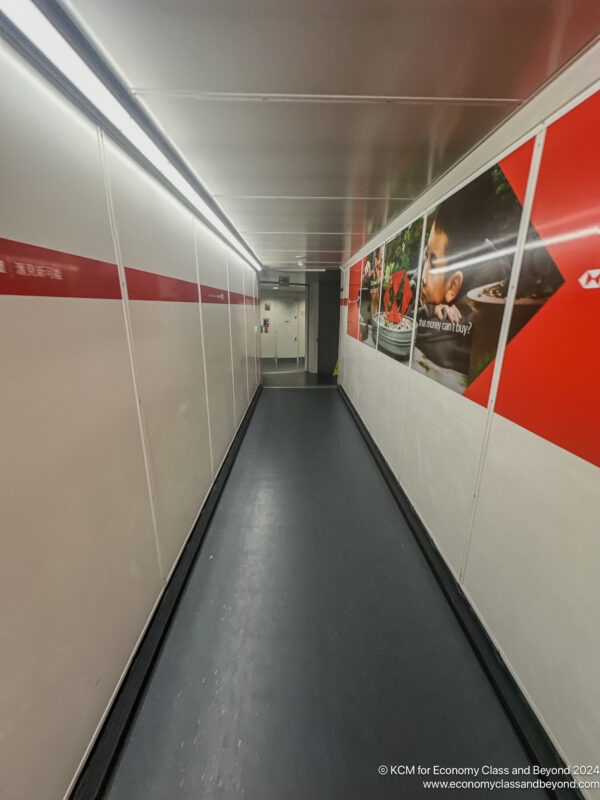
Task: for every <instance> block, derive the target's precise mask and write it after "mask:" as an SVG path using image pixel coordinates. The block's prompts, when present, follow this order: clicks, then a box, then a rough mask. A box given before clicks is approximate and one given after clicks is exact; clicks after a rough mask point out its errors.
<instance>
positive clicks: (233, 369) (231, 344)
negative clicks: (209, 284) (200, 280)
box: [225, 253, 238, 431]
mask: <svg viewBox="0 0 600 800" xmlns="http://www.w3.org/2000/svg"><path fill="white" fill-rule="evenodd" d="M225 273H226V275H227V315H228V318H229V351H230V353H231V388H232V390H233V430H234V431H235V430H237V427H238V426H237V415H236V408H235V367H234V365H233V334H232V331H231V290H230V288H229V253H225Z"/></svg>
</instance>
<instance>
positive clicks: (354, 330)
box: [346, 261, 363, 339]
mask: <svg viewBox="0 0 600 800" xmlns="http://www.w3.org/2000/svg"><path fill="white" fill-rule="evenodd" d="M362 267H363V261H357V262H356V264H353V265H352V266H351V267H350V274H349V276H348V321H347V323H346V330H347V333H348V336H353V337H354V338H355V339H358V338H359V336H360V334H359V330H358V307H359V303H360V285H361V279H362Z"/></svg>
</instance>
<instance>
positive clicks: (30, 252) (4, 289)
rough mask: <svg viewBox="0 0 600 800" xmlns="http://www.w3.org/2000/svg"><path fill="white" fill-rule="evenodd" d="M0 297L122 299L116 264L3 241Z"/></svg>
mask: <svg viewBox="0 0 600 800" xmlns="http://www.w3.org/2000/svg"><path fill="white" fill-rule="evenodd" d="M0 294H6V295H21V296H29V297H86V298H97V299H101V300H118V299H120V297H121V286H120V284H119V271H118V269H117V265H116V264H110V263H108V262H106V261H97V260H96V259H93V258H84V257H83V256H75V255H73V254H72V253H62V252H60V250H49V249H48V248H46V247H38V246H37V245H33V244H26V243H25V242H14V241H12V240H10V239H2V238H0Z"/></svg>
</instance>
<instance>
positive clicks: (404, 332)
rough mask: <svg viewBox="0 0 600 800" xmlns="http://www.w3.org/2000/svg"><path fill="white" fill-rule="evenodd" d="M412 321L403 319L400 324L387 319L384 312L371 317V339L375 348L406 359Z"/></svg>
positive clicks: (406, 318) (409, 318)
mask: <svg viewBox="0 0 600 800" xmlns="http://www.w3.org/2000/svg"><path fill="white" fill-rule="evenodd" d="M413 326H414V321H413V318H412V317H406V316H405V317H403V318H402V319H401V320H400V322H392V321H391V320H389V319H387V318H386V316H385V312H384V311H380V312H379V313H378V314H375V316H374V317H373V339H374V340H375V341H376V342H377V347H378V348H381V349H382V350H385V351H386V352H388V353H390V354H391V355H394V356H398V357H400V358H408V356H409V354H410V342H411V339H412V333H413Z"/></svg>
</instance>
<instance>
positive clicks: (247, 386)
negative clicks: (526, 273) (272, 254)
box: [242, 267, 250, 403]
mask: <svg viewBox="0 0 600 800" xmlns="http://www.w3.org/2000/svg"><path fill="white" fill-rule="evenodd" d="M245 272H246V268H245V267H244V270H243V272H242V295H243V297H244V306H243V308H244V343H245V350H246V358H245V359H244V363H245V364H246V403H249V402H250V375H249V369H248V359H249V357H250V356H249V354H248V323H247V318H246V306H247V305H248V303H247V296H246V275H245V274H244V273H245Z"/></svg>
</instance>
